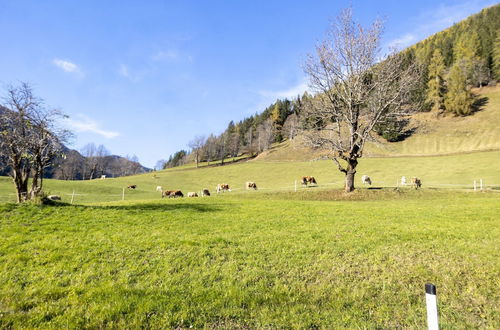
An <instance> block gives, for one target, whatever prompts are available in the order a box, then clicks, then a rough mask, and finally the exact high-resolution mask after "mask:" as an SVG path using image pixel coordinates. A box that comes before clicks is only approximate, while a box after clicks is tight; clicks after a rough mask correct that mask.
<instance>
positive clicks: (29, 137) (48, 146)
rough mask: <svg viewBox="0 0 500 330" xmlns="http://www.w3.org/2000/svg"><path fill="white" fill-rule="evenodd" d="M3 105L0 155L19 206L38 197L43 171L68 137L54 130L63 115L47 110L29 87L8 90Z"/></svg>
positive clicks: (64, 133) (56, 128) (20, 86)
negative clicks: (5, 160)
mask: <svg viewBox="0 0 500 330" xmlns="http://www.w3.org/2000/svg"><path fill="white" fill-rule="evenodd" d="M4 101H5V102H4V103H5V104H4V106H2V107H1V109H0V135H1V139H0V153H1V154H2V155H3V156H4V158H5V159H7V162H8V165H9V166H10V167H11V175H12V179H13V181H14V185H15V187H16V192H17V202H18V203H19V202H23V201H26V200H29V199H31V198H33V197H35V196H37V195H39V194H40V192H41V191H42V188H43V175H44V170H45V169H46V168H47V167H48V166H50V165H51V163H52V161H53V160H54V159H55V157H56V156H57V155H60V154H61V153H62V142H63V141H65V140H66V139H67V138H69V136H70V134H69V132H68V131H66V130H63V129H59V128H58V127H57V126H56V123H57V120H58V119H60V118H62V117H64V115H63V114H62V113H61V112H60V111H58V110H52V109H47V108H46V107H45V105H44V102H43V100H42V99H40V98H38V97H36V96H34V94H33V90H32V88H31V86H30V85H29V84H27V83H21V84H20V85H19V86H12V87H9V88H8V89H7V96H6V97H5V98H4ZM31 174H32V178H31V179H32V181H31V189H30V191H28V180H29V179H30V176H31Z"/></svg>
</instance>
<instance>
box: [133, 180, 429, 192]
mask: <svg viewBox="0 0 500 330" xmlns="http://www.w3.org/2000/svg"><path fill="white" fill-rule="evenodd" d="M301 183H302V185H303V186H306V187H307V186H309V185H316V186H317V185H318V182H317V181H316V179H315V178H314V177H313V176H304V177H302V180H301ZM361 183H362V184H368V185H371V184H372V180H371V178H370V177H369V176H368V175H363V176H362V177H361ZM407 184H408V182H407V181H406V177H405V176H403V177H401V185H402V186H406V185H407ZM410 184H411V186H412V187H413V188H415V189H418V188H420V187H422V181H421V180H420V179H419V178H417V177H413V178H411V180H410ZM127 188H128V189H136V188H137V185H135V184H134V185H129V186H128V187H127ZM245 188H246V189H253V190H257V184H256V183H255V182H251V181H249V182H246V183H245ZM215 190H216V191H217V193H218V194H219V193H223V192H226V191H231V188H230V187H229V185H228V184H227V183H219V184H218V185H217V187H216V188H215ZM156 191H158V192H161V198H165V197H168V198H177V197H184V194H183V193H182V191H180V190H164V189H163V187H162V186H157V187H156ZM199 196H202V197H206V196H210V191H209V190H208V189H207V188H203V189H202V190H201V191H200V194H198V193H197V192H194V191H190V192H188V193H187V197H199Z"/></svg>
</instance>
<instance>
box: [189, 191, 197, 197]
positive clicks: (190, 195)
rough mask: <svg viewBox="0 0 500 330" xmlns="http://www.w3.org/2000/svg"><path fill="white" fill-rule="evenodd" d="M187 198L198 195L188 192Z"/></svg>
mask: <svg viewBox="0 0 500 330" xmlns="http://www.w3.org/2000/svg"><path fill="white" fill-rule="evenodd" d="M188 197H198V194H197V193H195V192H193V191H190V192H188Z"/></svg>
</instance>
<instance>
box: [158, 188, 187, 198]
mask: <svg viewBox="0 0 500 330" xmlns="http://www.w3.org/2000/svg"><path fill="white" fill-rule="evenodd" d="M164 197H168V198H176V197H184V194H183V193H182V191H180V190H163V191H162V192H161V198H164Z"/></svg>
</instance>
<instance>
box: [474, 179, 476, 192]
mask: <svg viewBox="0 0 500 330" xmlns="http://www.w3.org/2000/svg"><path fill="white" fill-rule="evenodd" d="M474 191H476V180H474Z"/></svg>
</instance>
